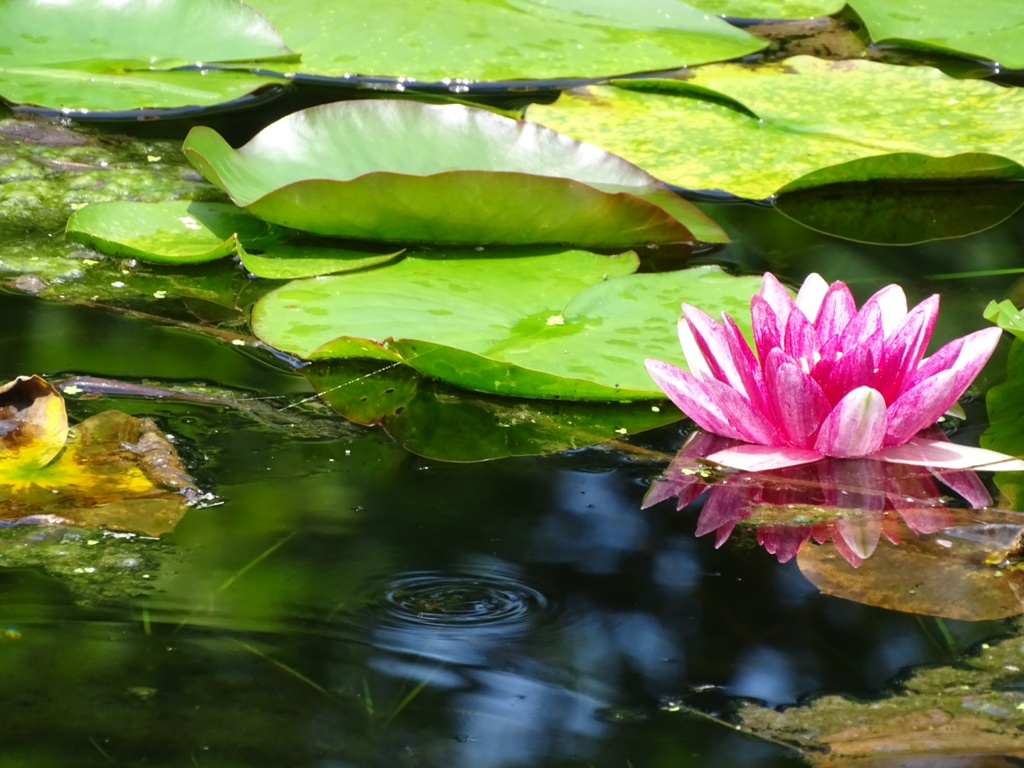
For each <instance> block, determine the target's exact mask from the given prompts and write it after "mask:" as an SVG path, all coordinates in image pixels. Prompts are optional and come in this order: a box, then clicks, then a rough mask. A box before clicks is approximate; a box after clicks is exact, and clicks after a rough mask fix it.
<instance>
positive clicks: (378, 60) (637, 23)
mask: <svg viewBox="0 0 1024 768" xmlns="http://www.w3.org/2000/svg"><path fill="white" fill-rule="evenodd" d="M251 4H252V5H253V6H254V7H255V8H256V9H257V10H259V11H261V12H263V13H264V14H266V15H267V17H268V18H269V19H270V20H271V21H272V22H273V24H274V26H275V27H276V28H277V30H278V31H279V32H280V33H281V35H282V37H284V39H285V40H286V41H287V42H288V44H289V45H290V46H291V47H292V48H293V49H294V50H296V51H298V52H300V53H301V54H302V63H301V65H300V67H299V70H300V71H302V72H310V73H313V74H317V75H333V76H340V75H345V74H348V73H358V74H361V75H383V76H388V77H408V78H414V79H416V80H426V81H440V80H444V79H446V78H447V79H451V80H452V81H454V82H453V83H452V85H453V91H454V92H455V93H458V92H459V85H460V83H459V82H458V79H459V78H464V79H469V80H520V79H525V80H532V79H538V78H565V77H599V76H602V75H604V76H608V75H614V74H626V73H628V72H645V71H651V70H658V69H672V68H675V67H679V66H682V65H684V64H697V63H700V62H706V61H719V60H721V59H729V58H732V57H734V56H743V55H745V54H748V53H752V52H754V51H756V50H758V49H759V48H761V47H762V45H763V43H761V41H759V40H757V39H756V38H753V37H751V36H750V35H748V34H747V33H745V32H743V31H742V30H739V29H736V28H735V27H731V26H729V25H728V24H726V23H725V22H724V21H721V20H720V19H717V18H714V17H713V16H710V15H709V14H707V13H705V11H704V10H699V9H697V8H693V7H691V6H690V5H687V4H686V3H683V2H680V1H679V0H646V2H643V3H635V4H631V5H629V6H628V7H627V6H624V5H620V4H618V3H601V4H593V3H583V2H575V1H573V0H559V1H558V2H538V1H537V0H512V2H508V3H497V2H493V1H492V0H462V1H461V2H460V1H459V0H435V2H429V3H422V2H417V1H416V0H384V1H383V2H378V3H373V4H367V3H337V2H334V0H254V2H252V3H251ZM367 30H372V31H373V33H372V34H367Z"/></svg>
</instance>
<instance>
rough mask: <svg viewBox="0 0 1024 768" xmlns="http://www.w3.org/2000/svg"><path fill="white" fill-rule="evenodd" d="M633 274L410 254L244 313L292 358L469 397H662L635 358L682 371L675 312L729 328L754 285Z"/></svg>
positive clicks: (621, 268)
mask: <svg viewBox="0 0 1024 768" xmlns="http://www.w3.org/2000/svg"><path fill="white" fill-rule="evenodd" d="M637 263H638V262H637V259H636V256H635V255H634V254H632V253H627V254H621V255H619V256H614V257H607V256H598V255H596V254H592V253H586V252H582V251H562V252H546V253H545V252H543V251H539V250H536V251H534V252H533V253H532V254H531V253H527V252H524V251H522V250H512V249H489V250H488V251H486V252H485V253H483V254H480V253H477V252H475V251H470V252H468V253H458V252H450V253H447V254H440V253H419V254H410V255H408V256H406V257H405V258H404V259H402V260H401V261H399V262H398V263H396V264H394V265H391V266H388V267H385V268H383V269H376V270H371V271H367V272H361V273H350V274H347V275H337V276H333V277H326V278H320V279H315V280H302V281H294V282H291V283H289V284H287V285H285V286H283V287H281V288H278V289H276V290H275V291H273V292H271V293H270V294H268V295H267V296H265V297H264V298H262V299H261V300H260V301H258V302H257V303H256V305H255V306H254V307H253V316H252V323H253V330H254V332H255V333H256V335H257V336H258V337H259V338H260V339H262V340H263V341H264V342H266V343H267V344H269V345H271V346H273V347H276V348H278V349H281V350H284V351H286V352H290V353H292V354H296V355H299V356H300V357H303V358H316V359H331V358H353V357H364V358H365V357H373V358H379V359H384V360H389V361H392V362H402V363H405V364H407V365H409V366H411V367H412V368H414V369H415V370H417V371H419V372H420V373H422V374H423V375H425V376H430V377H433V378H438V379H441V380H443V381H447V382H448V383H450V384H454V385H456V386H458V387H461V388H463V389H472V390H477V391H480V392H491V393H493V394H503V395H512V396H518V397H548V398H561V399H572V400H629V399H662V398H663V397H664V395H663V394H662V393H661V391H660V390H658V389H657V387H655V385H654V383H653V382H652V381H651V379H650V377H649V376H648V374H647V371H646V369H645V368H644V365H643V358H644V357H645V356H647V355H650V356H652V357H660V358H661V359H665V360H674V361H679V362H680V363H681V362H682V361H681V357H682V355H681V354H680V352H679V341H678V338H677V336H676V329H675V321H676V319H677V318H678V316H679V303H680V301H688V300H689V301H700V302H701V305H702V306H703V307H705V308H706V309H707V310H708V311H709V312H712V313H713V314H717V313H718V312H719V311H728V312H730V313H731V314H732V315H733V316H734V317H737V318H741V320H740V322H742V318H743V316H744V314H749V313H746V312H745V308H746V306H747V303H748V302H749V298H750V296H751V295H752V294H753V293H756V291H757V281H756V280H755V279H754V278H734V277H730V276H729V275H726V274H725V273H723V272H722V271H720V270H719V269H717V268H713V267H701V268H697V269H690V270H681V271H677V272H669V273H659V274H636V275H635V274H632V273H633V272H634V270H635V269H636V267H637ZM641 341H642V345H643V352H642V354H638V353H637V349H638V345H639V344H640V343H641Z"/></svg>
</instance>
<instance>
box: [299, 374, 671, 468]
mask: <svg viewBox="0 0 1024 768" xmlns="http://www.w3.org/2000/svg"><path fill="white" fill-rule="evenodd" d="M302 374H303V375H304V376H306V378H307V379H309V381H310V383H311V384H312V385H313V386H314V387H315V388H316V390H317V391H318V392H319V393H320V396H321V398H323V399H324V400H325V401H326V402H327V403H328V404H329V405H330V406H331V407H332V408H333V409H334V410H336V411H337V412H338V413H340V414H341V415H342V416H344V417H345V418H347V419H349V420H350V421H354V422H356V423H358V424H365V425H377V426H380V427H381V428H383V429H384V430H385V431H386V432H387V433H388V434H389V435H390V436H391V437H392V438H393V439H394V440H395V441H396V442H398V443H399V444H400V445H401V446H402V447H403V448H405V449H406V450H408V451H411V452H412V453H415V454H418V455H420V456H426V457H428V458H432V459H440V460H442V461H461V462H469V461H487V460H490V459H500V458H505V457H507V456H532V455H542V454H548V453H555V452H557V451H565V450H570V449H573V448H582V447H584V446H588V445H595V444H597V443H602V442H605V441H607V440H611V439H615V438H619V437H622V436H624V435H627V434H632V433H635V432H642V431H644V430H647V429H653V428H654V427H658V426H662V425H664V424H669V423H671V422H673V421H677V420H678V419H679V418H681V414H680V413H679V411H678V410H677V409H676V408H675V407H674V406H673V405H671V404H669V403H667V402H666V403H659V404H657V405H654V404H651V403H646V402H645V403H634V404H622V403H614V404H611V403H572V402H553V401H550V400H518V399H512V398H503V397H495V396H492V395H481V394H479V393H475V392H466V391H464V390H458V389H455V388H454V387H451V386H447V385H445V384H443V383H441V382H438V381H433V380H430V379H425V378H422V377H421V376H419V375H417V374H416V373H415V372H414V371H412V370H410V369H409V368H408V367H406V366H396V365H394V364H389V363H385V362H382V361H375V360H324V361H317V362H314V363H313V364H311V365H309V366H306V367H305V368H303V369H302Z"/></svg>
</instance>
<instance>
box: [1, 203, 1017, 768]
mask: <svg viewBox="0 0 1024 768" xmlns="http://www.w3.org/2000/svg"><path fill="white" fill-rule="evenodd" d="M714 210H715V215H716V217H717V218H718V219H719V220H723V219H731V220H736V221H743V226H742V228H741V229H740V231H742V232H743V233H744V236H743V238H742V239H741V240H739V241H738V242H735V243H733V244H731V245H729V246H727V247H726V248H724V249H723V250H721V251H719V252H717V253H714V254H710V255H708V256H706V257H704V258H706V259H709V260H714V261H716V262H719V263H723V264H727V265H729V266H730V267H731V268H737V269H740V270H744V271H757V270H763V269H764V268H765V267H766V266H769V265H770V266H772V268H774V269H778V268H779V266H780V265H779V264H778V254H779V253H780V252H782V251H784V252H785V255H786V258H787V260H788V263H787V264H786V265H785V269H787V270H791V271H792V272H791V273H792V274H795V275H799V274H801V272H802V271H804V270H805V269H806V266H805V265H806V264H808V263H811V262H812V261H813V263H814V264H815V265H817V268H819V269H823V271H824V270H826V269H827V270H828V272H826V277H828V278H832V277H837V276H840V275H841V276H843V277H845V278H846V279H848V280H849V281H850V282H851V284H852V285H853V286H854V288H855V290H856V292H857V294H858V296H859V297H860V298H863V296H865V295H866V294H868V293H870V292H872V291H873V290H874V289H875V287H876V286H877V285H879V284H882V283H885V282H889V281H891V280H893V279H899V280H900V281H901V282H902V283H903V284H904V285H905V286H906V287H907V290H908V293H910V295H911V299H915V298H918V297H920V296H923V295H925V294H927V293H929V292H931V291H933V290H941V291H942V292H943V301H944V302H945V303H944V311H945V314H944V320H945V321H946V322H947V323H948V324H949V326H948V327H951V328H953V329H954V330H961V328H960V326H961V325H962V326H963V328H962V329H967V328H969V327H970V326H971V325H972V324H974V323H975V322H976V320H975V318H977V317H978V311H979V307H980V305H981V303H982V302H983V301H984V300H985V298H986V297H988V296H991V295H993V294H995V293H996V291H995V290H994V289H993V284H992V280H993V279H991V278H978V279H976V280H957V281H929V280H927V279H921V278H917V279H916V280H912V281H911V280H909V279H908V277H907V276H908V275H910V274H918V275H919V274H921V273H926V272H931V271H934V272H936V273H942V272H945V271H947V269H952V268H955V266H956V264H958V263H959V261H960V259H961V258H962V254H963V253H965V252H967V253H983V254H986V255H987V258H988V261H987V262H986V266H987V267H988V268H990V269H998V268H1000V267H1002V266H1005V265H1007V264H1012V263H1013V259H1014V258H1016V255H1015V253H1014V249H1013V246H1012V244H1013V243H1015V242H1019V241H1020V240H1019V238H1020V232H1021V228H1022V227H1024V219H1022V218H1021V217H1019V216H1018V217H1015V218H1014V219H1011V220H1010V221H1008V222H1006V223H1005V224H1004V225H1002V226H1000V227H998V228H996V229H993V230H990V231H989V232H986V233H983V234H981V235H976V236H974V237H973V238H970V239H967V240H959V241H953V242H950V243H944V244H932V245H929V246H921V247H918V248H915V249H900V250H893V249H891V248H884V247H878V246H858V245H852V244H850V243H844V242H842V241H838V240H834V239H830V238H827V237H824V236H817V235H809V234H807V232H806V231H805V230H799V231H794V227H795V226H796V225H793V224H791V223H789V222H787V220H785V219H784V218H783V217H781V216H780V215H779V214H777V213H775V212H774V211H772V210H771V209H767V208H760V207H726V208H722V207H718V208H716V209H714ZM823 252H827V253H829V254H831V257H830V259H828V260H823V259H822V258H821V256H820V254H821V253H823ZM895 255H898V256H899V260H898V261H896V260H895V259H894V256H895ZM974 263H977V262H974ZM947 265H948V266H947ZM829 272H830V273H831V274H830V273H829ZM995 280H997V281H998V283H999V285H1000V290H1005V288H1003V287H1002V286H1003V285H1004V283H1003V281H1005V278H995ZM2 300H3V316H4V317H6V318H8V322H7V323H6V332H5V337H4V348H5V360H6V371H7V372H8V374H9V375H14V374H15V373H17V372H20V371H34V372H41V373H44V374H46V375H47V376H50V377H51V378H55V379H56V378H60V377H66V376H68V375H69V374H75V375H84V374H88V375H93V376H99V377H106V378H112V379H118V380H123V381H135V380H146V381H149V382H161V383H162V384H163V385H164V386H171V387H173V386H181V387H186V386H187V385H197V384H203V385H206V386H207V387H208V388H209V387H217V388H222V389H224V390H226V391H231V392H233V393H234V394H235V395H236V396H237V397H238V398H239V400H241V401H242V402H243V403H244V402H246V401H251V403H252V404H258V405H259V406H260V407H259V408H258V409H252V410H247V409H244V408H241V407H239V406H237V405H236V406H234V407H227V406H225V405H206V406H202V405H196V404H195V403H190V402H184V403H175V402H168V401H160V400H154V399H151V398H131V397H116V398H115V397H111V396H107V397H100V398H97V399H88V398H83V399H78V400H72V399H69V409H70V412H71V416H72V421H77V420H80V419H82V418H84V417H86V416H87V415H89V414H90V413H93V412H95V411H98V410H103V409H107V408H111V407H116V408H118V409H120V410H125V411H128V412H130V413H132V414H136V415H140V416H148V417H151V418H154V419H156V420H157V422H158V424H159V426H160V428H161V429H163V430H166V431H167V432H168V433H169V434H172V435H175V436H176V437H177V447H178V449H179V451H180V452H181V454H182V455H183V456H184V458H185V462H186V464H187V466H188V467H189V468H191V469H192V471H193V472H194V474H195V475H196V477H197V478H198V482H199V484H200V486H201V487H202V489H203V490H204V491H208V492H210V494H211V495H210V497H209V498H208V499H207V501H206V503H205V504H201V505H200V507H201V508H196V509H193V510H191V511H189V512H188V513H187V514H186V515H185V517H184V519H183V520H182V521H181V522H180V524H179V525H178V526H177V528H176V529H175V530H174V532H173V533H171V534H167V535H164V536H162V537H160V538H159V539H151V538H148V537H136V538H135V539H130V538H125V535H124V534H118V533H116V532H112V531H108V532H105V533H104V532H101V531H95V530H93V529H79V528H74V527H67V526H57V527H53V528H46V527H44V528H37V527H35V526H20V527H18V528H14V529H8V530H7V531H6V532H5V534H6V537H5V539H4V541H3V549H4V553H3V555H2V557H3V561H4V564H5V568H4V569H3V571H2V572H0V579H2V580H3V589H2V591H0V594H2V596H3V597H2V604H3V623H4V626H5V628H6V635H5V639H3V640H0V664H2V665H3V672H4V674H3V676H2V679H3V683H2V686H3V695H4V699H5V701H6V702H7V717H6V718H5V720H6V725H5V729H4V730H5V739H4V742H5V745H6V746H5V749H6V752H5V754H6V755H7V757H6V758H5V760H7V761H8V763H9V764H11V765H16V764H32V765H40V764H76V765H108V764H114V765H143V764H146V765H180V764H195V765H281V764H288V765H310V766H314V765H349V766H374V765H437V766H440V765H444V766H450V765H467V766H513V765H517V766H518V765H535V766H540V765H544V766H555V765H558V766H626V765H632V766H656V765H678V764H691V763H692V764H699V765H737V764H742V765H759V766H760V765H764V766H768V765H802V764H804V759H803V758H802V757H801V756H800V755H799V754H798V753H797V752H796V751H795V750H793V749H792V748H790V747H789V746H788V745H787V744H784V743H773V742H772V741H770V740H768V739H766V738H759V737H757V736H754V735H750V734H748V733H745V732H742V731H739V732H738V731H737V730H736V728H735V725H733V723H734V722H735V720H734V717H735V712H736V710H737V707H738V706H740V704H741V703H744V702H747V703H749V702H756V703H758V704H761V705H764V706H767V707H773V708H774V707H785V706H793V705H797V704H799V703H800V702H802V701H805V700H806V698H807V697H809V696H817V695H821V694H826V693H827V694H842V695H846V696H853V697H855V698H856V699H870V698H872V697H876V696H883V697H884V696H889V695H891V693H892V690H893V689H892V688H891V687H890V686H891V685H893V684H894V682H895V681H896V680H897V679H899V678H900V676H905V675H906V674H907V670H908V669H909V668H911V667H914V666H918V665H935V664H939V665H942V664H950V663H953V662H956V661H958V660H959V659H961V658H963V654H965V653H970V652H972V650H976V645H977V644H978V643H979V642H981V641H983V640H990V639H992V638H996V637H1000V636H1003V635H1006V634H1007V633H1008V632H1010V631H1012V630H1013V626H1012V625H1010V624H1006V623H1004V622H1002V621H978V622H967V621H952V620H942V619H932V618H925V617H922V616H917V615H913V614H909V613H900V612H897V611H891V610H885V609H880V608H870V607H867V606H864V605H860V604H858V603H856V602H851V601H848V600H844V599H841V598H837V597H830V596H826V595H823V594H821V593H819V592H818V590H817V589H815V588H814V587H813V586H812V585H811V584H809V583H808V582H807V580H806V579H805V578H804V577H803V576H802V575H801V574H800V571H799V570H798V569H797V567H796V564H795V562H790V563H787V564H781V565H780V564H779V563H778V562H776V561H775V559H774V558H772V557H771V556H770V555H769V554H768V553H766V552H764V551H763V550H762V549H761V548H759V547H758V546H757V544H756V543H755V542H754V540H753V533H752V531H750V530H746V531H741V532H740V533H739V534H737V535H734V536H733V538H732V539H730V540H729V541H728V542H727V543H726V544H725V545H724V546H723V547H722V548H720V549H715V547H714V540H713V537H710V536H704V537H701V538H695V537H694V528H695V521H696V519H697V510H695V509H694V508H692V507H690V508H687V509H685V510H683V511H682V512H676V511H675V510H674V507H673V505H671V504H670V503H663V504H661V505H658V506H655V507H654V508H652V509H649V510H646V511H641V510H640V504H641V501H642V498H643V496H644V493H645V491H646V489H647V487H648V486H649V484H650V483H651V482H652V480H653V479H654V478H656V477H657V476H658V475H659V474H660V473H662V472H663V471H664V468H665V460H664V459H663V458H661V457H663V456H670V455H671V454H672V453H673V452H674V451H675V450H676V448H677V447H678V446H679V444H680V443H681V442H682V439H683V436H684V435H685V433H686V432H687V430H688V427H687V426H686V425H685V424H673V425H670V426H667V427H663V428H661V429H659V430H655V431H653V432H647V433H643V434H640V435H637V436H635V437H633V438H628V439H627V442H626V443H621V444H620V445H619V447H614V446H607V447H593V448H583V449H578V450H573V451H568V452H564V453H561V454H557V455H553V456H547V457H518V458H506V459H503V460H498V461H491V462H485V463H470V464H453V463H447V462H441V461H436V460H429V459H424V458H421V457H418V456H416V455H413V454H411V453H408V452H407V451H405V450H403V449H402V448H401V447H399V446H397V445H396V444H395V443H394V442H393V441H392V440H390V439H389V438H388V437H387V436H386V435H385V434H383V433H382V432H381V431H380V430H379V429H374V428H366V427H358V426H356V425H352V424H348V423H346V422H344V421H343V420H340V419H338V418H337V417H334V416H332V415H330V414H329V413H328V412H325V411H323V410H322V409H321V410H318V409H316V408H310V407H309V404H308V403H306V404H303V401H307V400H309V398H310V392H311V390H310V387H309V384H308V383H307V382H306V380H305V379H303V378H301V377H299V376H298V375H297V374H295V373H293V372H292V371H291V370H290V369H289V368H288V367H287V366H284V365H282V364H280V363H275V362H274V361H273V359H272V358H269V357H267V356H266V355H258V354H253V353H252V352H249V351H247V350H246V349H244V348H242V349H240V348H238V347H235V346H231V345H229V344H224V343H223V342H221V341H219V340H212V339H209V338H205V337H202V336H197V335H195V334H189V333H185V332H183V331H182V330H180V329H178V328H168V327H161V326H159V325H154V324H152V323H148V322H145V321H143V320H140V319H137V318H133V317H127V316H123V315H118V314H112V313H110V312H109V311H104V310H102V309H94V308H89V307H81V306H71V305H67V304H61V303H53V302H44V301H41V300H39V299H37V298H34V297H28V296H23V295H15V294H6V295H4V297H3V299H2ZM951 332H953V331H950V330H946V329H945V328H944V329H943V331H942V333H943V334H944V335H948V334H949V333H951ZM968 408H971V406H970V404H968ZM971 410H972V412H973V411H977V408H971ZM981 418H982V419H983V418H984V417H983V415H982V417H981ZM970 423H971V424H972V428H975V429H977V421H976V420H975V421H974V422H970ZM631 446H632V447H631ZM100 551H102V552H100ZM65 563H70V564H72V565H73V566H74V567H70V566H68V567H65ZM82 563H86V565H85V566H84V567H83V566H82ZM89 563H92V564H93V565H91V566H90V565H88V564H89ZM834 725H835V728H834V730H836V731H838V730H841V724H834ZM823 730H824V731H826V732H827V728H823Z"/></svg>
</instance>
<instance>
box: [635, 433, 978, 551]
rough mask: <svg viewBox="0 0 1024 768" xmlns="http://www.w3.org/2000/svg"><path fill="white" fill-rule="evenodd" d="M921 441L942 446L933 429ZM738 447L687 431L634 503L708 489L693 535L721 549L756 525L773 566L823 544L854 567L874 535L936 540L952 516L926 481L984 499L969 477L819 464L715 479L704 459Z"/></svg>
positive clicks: (685, 498) (972, 499) (875, 465)
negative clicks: (709, 538) (711, 538)
mask: <svg viewBox="0 0 1024 768" xmlns="http://www.w3.org/2000/svg"><path fill="white" fill-rule="evenodd" d="M926 435H927V437H928V439H931V440H935V441H937V442H941V441H942V440H944V439H946V438H945V437H944V436H943V435H942V432H941V430H939V429H938V428H937V427H933V428H932V429H931V430H930V431H928V432H926ZM737 442H738V441H736V440H733V439H730V438H725V437H720V436H718V435H712V434H710V433H708V432H705V431H703V430H696V431H695V432H694V433H693V434H692V435H691V436H690V438H689V439H688V440H687V442H686V443H685V444H684V445H683V447H682V448H681V449H680V450H679V453H677V454H676V456H675V458H674V459H673V460H672V463H671V464H670V466H669V468H668V470H667V471H666V473H665V476H664V477H662V478H658V479H657V480H655V481H654V482H653V483H652V485H651V488H650V490H649V491H648V492H647V495H646V496H645V497H644V503H643V506H644V507H645V508H646V507H650V506H653V505H654V504H657V503H659V502H661V501H664V500H666V499H668V498H673V497H674V498H675V499H676V501H677V508H678V509H682V508H683V507H685V506H686V505H687V504H689V503H690V502H692V501H694V500H696V499H697V498H698V497H699V496H700V495H701V494H702V493H704V492H705V491H708V490H709V489H710V492H709V494H708V497H707V499H706V500H705V502H704V504H703V506H702V507H701V511H700V516H699V517H698V518H697V530H696V534H697V535H698V536H703V535H705V534H708V533H712V532H714V533H715V547H720V546H722V544H724V543H725V541H726V539H728V538H729V535H730V534H731V533H732V531H733V529H734V527H735V526H736V525H737V524H743V525H748V526H751V525H752V526H756V529H757V541H758V543H759V544H760V545H761V546H763V547H764V548H765V549H766V550H767V551H768V552H770V553H771V554H773V555H775V556H776V558H778V560H779V562H782V563H784V562H786V561H788V560H790V559H792V558H793V557H794V556H795V555H796V554H797V552H798V551H799V550H800V547H801V546H803V545H804V544H805V543H806V542H807V541H809V540H811V539H813V540H814V541H816V542H818V543H819V544H821V543H824V542H826V541H831V542H832V543H833V544H834V545H835V547H836V550H837V551H838V552H839V554H840V555H841V556H842V557H843V558H844V559H845V560H846V561H847V562H849V563H850V564H851V565H853V566H854V567H857V566H859V565H860V564H861V563H862V562H864V560H866V559H867V558H868V557H870V556H871V555H872V554H873V553H874V551H875V548H876V547H877V546H878V543H879V541H880V540H881V538H883V537H884V538H885V539H887V540H889V541H890V542H892V543H893V544H899V543H900V541H901V539H902V536H903V533H904V531H906V530H909V531H910V532H912V533H914V534H927V533H935V532H937V531H940V530H945V529H947V528H949V527H951V526H953V525H954V519H955V517H954V512H956V511H962V510H954V509H951V508H950V507H949V506H947V504H946V501H947V500H946V498H945V497H944V496H943V494H942V492H941V491H940V490H939V487H938V485H937V484H936V482H935V480H936V479H938V480H940V481H941V482H942V483H943V484H944V485H946V486H947V487H949V488H951V489H953V490H954V491H956V492H957V493H958V494H959V495H960V496H962V497H963V498H964V499H966V501H967V502H968V503H969V504H970V505H971V506H972V507H975V508H978V507H986V506H988V505H990V504H991V503H992V497H991V496H989V494H988V491H987V490H986V488H985V485H984V483H982V481H981V478H979V477H978V475H977V474H975V473H974V472H972V471H969V470H948V469H934V468H927V467H926V468H924V471H922V470H921V469H919V468H917V467H912V466H909V465H906V464H895V463H891V462H882V461H878V460H875V459H832V458H826V459H822V460H820V461H817V462H815V463H813V464H803V465H798V466H791V467H785V468H782V469H779V470H775V471H772V472H733V473H722V472H721V471H719V472H716V471H715V470H714V469H713V468H710V467H709V465H708V464H707V462H706V461H704V460H703V457H704V456H705V455H707V454H708V453H709V452H710V453H712V454H713V453H714V452H716V451H720V450H723V449H724V448H725V447H728V446H729V445H735V444H737Z"/></svg>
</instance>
